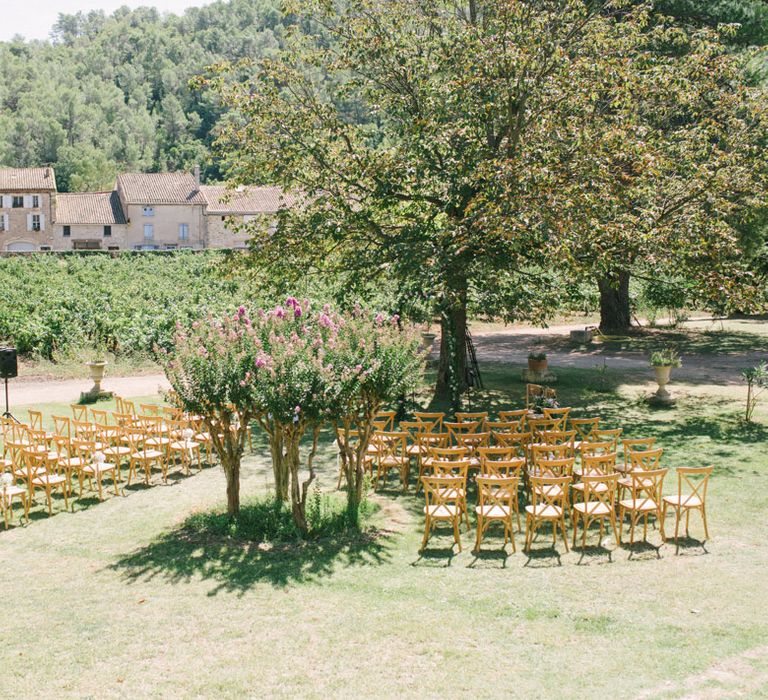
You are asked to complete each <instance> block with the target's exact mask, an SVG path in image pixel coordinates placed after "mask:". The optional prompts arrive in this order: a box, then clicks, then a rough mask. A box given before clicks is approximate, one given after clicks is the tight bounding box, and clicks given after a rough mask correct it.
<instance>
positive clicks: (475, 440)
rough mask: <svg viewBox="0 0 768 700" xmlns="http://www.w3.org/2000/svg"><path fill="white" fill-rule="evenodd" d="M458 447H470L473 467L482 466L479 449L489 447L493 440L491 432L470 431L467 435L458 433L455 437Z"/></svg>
mask: <svg viewBox="0 0 768 700" xmlns="http://www.w3.org/2000/svg"><path fill="white" fill-rule="evenodd" d="M454 440H455V443H456V446H457V447H466V448H468V449H469V454H470V460H471V463H472V466H473V467H479V466H480V458H479V457H478V453H477V451H478V449H479V448H481V447H488V446H489V445H490V442H491V434H490V433H468V434H466V435H461V434H458V435H456V436H455V438H454Z"/></svg>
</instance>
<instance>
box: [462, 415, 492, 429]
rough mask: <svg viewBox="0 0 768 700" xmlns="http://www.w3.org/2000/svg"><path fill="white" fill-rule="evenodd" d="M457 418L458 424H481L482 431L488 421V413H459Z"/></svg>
mask: <svg viewBox="0 0 768 700" xmlns="http://www.w3.org/2000/svg"><path fill="white" fill-rule="evenodd" d="M455 417H456V422H457V423H480V427H479V430H481V431H482V430H485V424H486V422H487V421H488V411H475V412H466V411H465V412H457V413H456V414H455Z"/></svg>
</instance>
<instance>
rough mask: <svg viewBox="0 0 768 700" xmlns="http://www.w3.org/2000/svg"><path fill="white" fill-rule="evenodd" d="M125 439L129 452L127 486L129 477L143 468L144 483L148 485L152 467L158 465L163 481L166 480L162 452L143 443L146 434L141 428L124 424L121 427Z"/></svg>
mask: <svg viewBox="0 0 768 700" xmlns="http://www.w3.org/2000/svg"><path fill="white" fill-rule="evenodd" d="M123 432H124V435H125V439H126V441H127V444H128V447H130V448H131V453H130V455H128V486H130V485H131V479H132V478H133V477H135V476H137V475H138V470H140V469H143V470H144V483H145V484H146V485H147V486H149V481H150V479H151V477H152V467H154V466H156V467H158V468H159V469H160V470H161V472H162V474H163V481H166V480H167V472H166V466H165V459H164V458H163V457H164V456H163V453H162V452H160V451H159V450H156V449H154V448H151V447H149V446H148V445H146V444H145V440H146V439H147V434H146V432H145V431H144V429H143V428H135V427H132V426H126V427H124V428H123Z"/></svg>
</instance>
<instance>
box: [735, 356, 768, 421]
mask: <svg viewBox="0 0 768 700" xmlns="http://www.w3.org/2000/svg"><path fill="white" fill-rule="evenodd" d="M741 376H742V377H743V378H744V381H745V382H746V383H747V405H746V408H745V411H744V420H745V421H746V422H747V423H751V422H752V416H753V415H754V413H755V408H756V407H757V400H758V398H759V396H760V394H762V393H763V392H764V391H765V390H766V389H768V364H766V363H765V362H761V363H760V364H758V365H756V366H755V367H750V368H748V369H745V370H742V372H741Z"/></svg>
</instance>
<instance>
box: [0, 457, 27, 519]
mask: <svg viewBox="0 0 768 700" xmlns="http://www.w3.org/2000/svg"><path fill="white" fill-rule="evenodd" d="M3 473H7V474H10V475H11V477H10V478H11V479H12V481H11V483H10V484H5V483H0V510H2V511H3V520H4V521H5V529H6V530H7V529H8V525H9V523H10V521H11V520H12V519H13V502H14V500H18V501H21V505H22V508H23V516H24V518H26V520H27V523H29V492H28V490H27V489H26V488H24V487H23V486H19V485H18V483H17V479H18V477H17V475H16V474H14V473H13V472H12V471H9V472H3ZM21 518H22V516H21V515H19V522H21Z"/></svg>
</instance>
